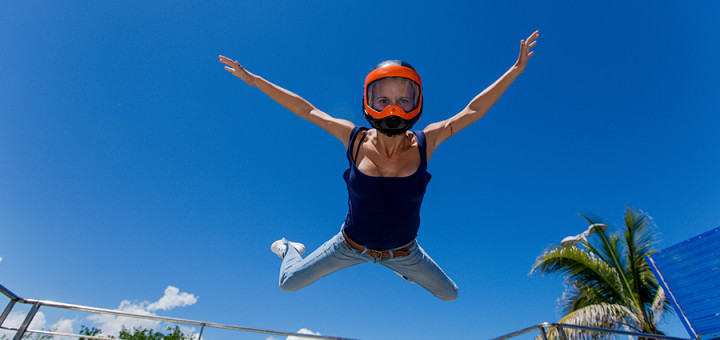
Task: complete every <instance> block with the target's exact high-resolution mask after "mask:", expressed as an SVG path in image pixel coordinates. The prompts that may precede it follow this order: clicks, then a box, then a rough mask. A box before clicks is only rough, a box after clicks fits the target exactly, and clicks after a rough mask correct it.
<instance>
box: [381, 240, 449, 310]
mask: <svg viewBox="0 0 720 340" xmlns="http://www.w3.org/2000/svg"><path fill="white" fill-rule="evenodd" d="M380 263H381V264H382V265H384V266H385V267H388V268H390V269H392V270H394V271H395V272H396V273H398V274H400V275H401V276H403V277H404V278H405V279H406V280H408V281H410V282H413V283H417V284H419V285H420V286H422V287H423V288H425V289H427V290H428V291H429V292H430V293H432V294H433V295H435V296H436V297H438V298H439V299H440V300H443V301H452V300H455V299H456V298H457V295H458V287H457V285H456V284H455V282H453V280H452V279H450V278H449V277H448V276H447V275H446V274H445V272H443V270H442V269H441V268H440V266H438V265H437V263H435V261H433V259H432V258H430V256H429V255H428V254H427V253H426V252H425V250H423V249H422V247H420V245H419V244H417V242H415V245H413V247H412V248H411V249H410V254H409V255H408V256H405V257H396V258H392V259H387V260H383V261H381V262H380Z"/></svg>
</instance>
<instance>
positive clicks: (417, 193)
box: [343, 127, 432, 250]
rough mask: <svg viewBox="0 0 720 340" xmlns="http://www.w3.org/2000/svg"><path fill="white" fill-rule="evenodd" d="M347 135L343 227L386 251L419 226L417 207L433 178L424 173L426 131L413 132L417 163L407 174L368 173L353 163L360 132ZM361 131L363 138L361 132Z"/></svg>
mask: <svg viewBox="0 0 720 340" xmlns="http://www.w3.org/2000/svg"><path fill="white" fill-rule="evenodd" d="M362 131H364V134H366V133H367V129H366V128H358V127H356V128H354V129H353V131H352V133H351V134H350V143H349V144H348V151H347V158H348V161H350V168H349V169H348V170H347V171H345V173H344V174H343V178H344V179H345V183H346V184H347V189H348V214H347V218H346V219H345V226H344V230H345V233H346V234H347V235H348V237H349V238H350V239H352V240H353V241H355V242H357V243H359V244H362V245H364V246H366V247H368V248H370V249H377V250H388V249H393V248H397V247H401V246H403V245H406V244H408V243H410V242H411V241H412V240H414V239H415V237H417V232H418V229H419V228H420V206H421V205H422V201H423V197H424V196H425V188H426V187H427V184H428V182H430V178H431V177H432V176H431V175H430V174H429V173H428V172H427V151H426V150H427V149H426V143H425V133H423V132H422V131H413V133H414V134H415V139H416V140H417V143H418V146H419V148H418V149H419V152H420V166H419V167H418V169H417V170H416V171H415V173H414V174H412V175H410V176H407V177H374V176H368V175H366V174H364V173H362V172H360V170H358V168H357V166H356V165H355V159H356V158H357V151H356V152H355V157H353V152H352V148H353V146H354V145H355V139H356V138H357V136H358V134H359V132H362ZM364 134H363V138H364V136H365V135H364Z"/></svg>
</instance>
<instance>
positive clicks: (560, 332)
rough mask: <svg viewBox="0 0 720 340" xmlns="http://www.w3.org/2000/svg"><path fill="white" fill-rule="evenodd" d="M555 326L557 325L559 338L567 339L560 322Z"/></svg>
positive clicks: (561, 339)
mask: <svg viewBox="0 0 720 340" xmlns="http://www.w3.org/2000/svg"><path fill="white" fill-rule="evenodd" d="M555 327H557V330H558V335H559V336H560V340H567V334H565V329H563V327H562V326H561V325H560V324H558V325H557V326H555Z"/></svg>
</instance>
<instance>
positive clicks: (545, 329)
mask: <svg viewBox="0 0 720 340" xmlns="http://www.w3.org/2000/svg"><path fill="white" fill-rule="evenodd" d="M0 292H2V293H3V294H5V296H7V297H8V298H10V302H8V304H7V306H6V307H5V310H4V311H3V312H2V314H0V329H4V330H7V331H14V332H15V336H14V337H13V340H21V339H22V337H23V335H24V334H25V333H37V334H47V335H57V336H66V337H75V338H85V339H93V340H116V339H111V338H105V337H100V336H90V335H81V334H68V333H61V332H55V331H44V330H34V329H29V328H28V327H29V326H30V323H31V322H32V320H33V318H34V317H35V314H37V312H38V310H39V309H40V307H42V306H46V307H55V308H62V309H70V310H76V311H82V312H90V313H98V314H109V315H115V316H123V317H130V318H138V319H146V320H154V321H161V322H169V323H175V324H184V325H193V326H200V327H201V328H200V333H199V334H198V336H197V338H196V339H195V340H202V334H203V331H204V330H205V328H206V327H210V328H218V329H228V330H233V331H243V332H252V333H262V334H271V335H283V336H295V337H301V338H311V339H337V340H350V339H348V338H340V337H331V336H324V335H314V334H301V333H292V332H281V331H274V330H267V329H259V328H250V327H242V326H235V325H226V324H220V323H214V322H205V321H195V320H187V319H178V318H170V317H164V316H157V315H140V314H134V313H128V312H122V311H118V310H110V309H103V308H96V307H88V306H81V305H73V304H68V303H61V302H54V301H46V300H33V299H23V298H21V297H19V296H17V295H15V294H14V293H13V292H11V291H10V290H8V289H7V288H5V287H4V286H3V285H0ZM17 303H21V304H27V305H31V306H32V307H31V308H30V311H29V312H28V313H27V315H26V316H25V319H24V320H23V322H22V324H21V325H20V326H19V327H18V328H13V327H5V326H3V323H4V322H5V319H6V318H7V317H8V315H10V312H11V311H12V309H13V307H14V306H15V305H16V304H17ZM567 329H576V330H582V331H588V332H598V333H606V334H616V335H629V336H635V337H641V338H645V339H658V340H693V339H688V338H677V337H672V336H665V335H658V334H645V333H637V332H629V331H622V330H615V329H606V328H594V327H587V326H578V325H570V324H561V323H551V322H545V323H541V324H538V325H534V326H531V327H527V328H524V329H521V330H518V331H515V332H512V333H509V334H506V335H503V336H500V337H497V338H493V339H492V340H505V339H510V338H514V337H517V336H520V335H523V334H527V333H530V332H533V331H538V332H540V335H539V337H540V338H541V339H544V340H548V338H549V336H548V333H549V331H551V330H554V331H556V332H557V338H559V339H560V340H568V339H572V337H569V336H568V334H567V333H566V330H567ZM552 338H555V337H552Z"/></svg>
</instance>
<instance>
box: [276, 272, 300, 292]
mask: <svg viewBox="0 0 720 340" xmlns="http://www.w3.org/2000/svg"><path fill="white" fill-rule="evenodd" d="M294 278H295V277H294V276H293V275H290V276H283V277H281V278H280V289H282V291H284V292H295V291H298V290H300V289H302V288H303V287H305V286H306V284H303V282H301V281H300V280H297V278H295V279H294Z"/></svg>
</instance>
